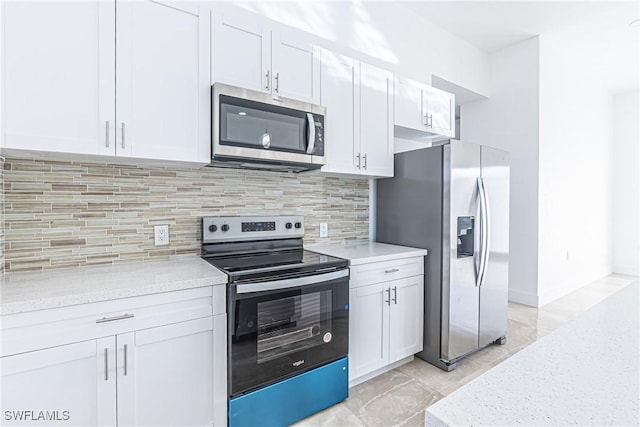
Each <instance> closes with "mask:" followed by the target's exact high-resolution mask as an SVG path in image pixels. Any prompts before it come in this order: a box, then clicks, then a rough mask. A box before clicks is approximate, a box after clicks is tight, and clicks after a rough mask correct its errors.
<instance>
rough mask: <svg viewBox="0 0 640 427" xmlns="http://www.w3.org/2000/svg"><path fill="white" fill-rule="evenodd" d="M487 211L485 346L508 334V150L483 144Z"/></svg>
mask: <svg viewBox="0 0 640 427" xmlns="http://www.w3.org/2000/svg"><path fill="white" fill-rule="evenodd" d="M481 165H482V170H481V174H482V181H483V182H484V188H485V195H486V205H487V208H486V209H485V210H486V212H487V214H488V215H487V221H486V224H487V228H488V230H486V232H487V238H488V239H487V240H488V247H487V255H488V256H487V262H486V267H485V271H484V274H483V277H482V279H481V284H480V338H479V345H480V346H481V347H482V346H485V345H487V344H489V343H491V342H493V341H495V340H497V339H498V338H501V337H504V336H506V334H507V304H508V291H509V154H508V153H507V152H505V151H501V150H497V149H494V148H489V147H482V151H481Z"/></svg>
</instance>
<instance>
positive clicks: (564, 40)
mask: <svg viewBox="0 0 640 427" xmlns="http://www.w3.org/2000/svg"><path fill="white" fill-rule="evenodd" d="M401 3H402V4H403V5H404V6H405V7H407V8H409V9H411V10H412V11H413V12H415V13H417V14H419V15H421V16H422V17H423V18H425V19H427V20H429V21H430V22H432V23H434V24H436V25H437V26H439V27H441V28H443V29H445V30H446V31H448V32H450V33H453V34H455V35H457V36H459V37H461V38H462V39H464V40H466V41H467V42H469V43H470V44H472V45H474V46H476V47H478V48H479V49H482V50H484V51H486V52H488V53H492V52H495V51H497V50H500V49H502V48H504V47H506V46H509V45H512V44H514V43H518V42H520V41H522V40H526V39H528V38H531V37H534V36H537V35H542V36H549V37H551V38H553V40H554V41H558V42H560V43H561V44H562V45H563V46H567V47H569V46H570V48H571V49H572V51H573V52H572V54H574V56H576V55H575V54H576V53H577V54H578V56H576V57H578V58H580V60H581V63H583V64H581V65H584V66H586V67H589V68H590V69H592V70H593V71H594V72H596V73H597V74H598V75H599V76H600V78H601V79H602V81H603V83H604V85H605V87H607V88H608V89H609V90H610V91H611V92H614V93H617V92H624V91H629V90H634V89H635V90H637V89H638V86H639V79H640V77H639V71H640V70H639V66H638V62H639V60H640V58H639V57H640V54H639V51H640V43H639V40H640V27H631V26H629V23H630V22H631V21H633V20H635V19H638V18H640V2H639V1H637V0H626V1H614V0H610V1H504V0H503V1H456V0H450V1H404V2H401ZM581 52H582V54H581ZM580 54H581V55H580Z"/></svg>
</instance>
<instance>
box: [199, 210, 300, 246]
mask: <svg viewBox="0 0 640 427" xmlns="http://www.w3.org/2000/svg"><path fill="white" fill-rule="evenodd" d="M289 237H292V238H300V237H304V218H303V217H302V216H299V215H281V216H269V217H267V216H260V217H258V216H207V217H203V218H202V241H203V243H211V242H234V241H248V240H268V239H286V238H289Z"/></svg>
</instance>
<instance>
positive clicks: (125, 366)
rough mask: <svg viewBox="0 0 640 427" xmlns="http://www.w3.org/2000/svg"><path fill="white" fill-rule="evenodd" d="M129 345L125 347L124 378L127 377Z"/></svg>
mask: <svg viewBox="0 0 640 427" xmlns="http://www.w3.org/2000/svg"><path fill="white" fill-rule="evenodd" d="M127 372H128V369H127V344H125V345H124V376H125V377H126V376H127Z"/></svg>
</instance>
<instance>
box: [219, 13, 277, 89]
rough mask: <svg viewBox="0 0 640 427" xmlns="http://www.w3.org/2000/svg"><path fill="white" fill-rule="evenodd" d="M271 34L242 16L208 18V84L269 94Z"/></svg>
mask: <svg viewBox="0 0 640 427" xmlns="http://www.w3.org/2000/svg"><path fill="white" fill-rule="evenodd" d="M270 67H271V31H270V30H269V29H268V28H266V27H265V26H264V24H263V23H262V22H260V20H259V19H257V18H253V17H248V16H245V15H234V14H228V13H224V14H222V13H212V15H211V83H216V82H221V83H226V84H229V85H233V86H239V87H243V88H246V89H252V90H257V91H263V92H271V77H272V76H271V71H270Z"/></svg>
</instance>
